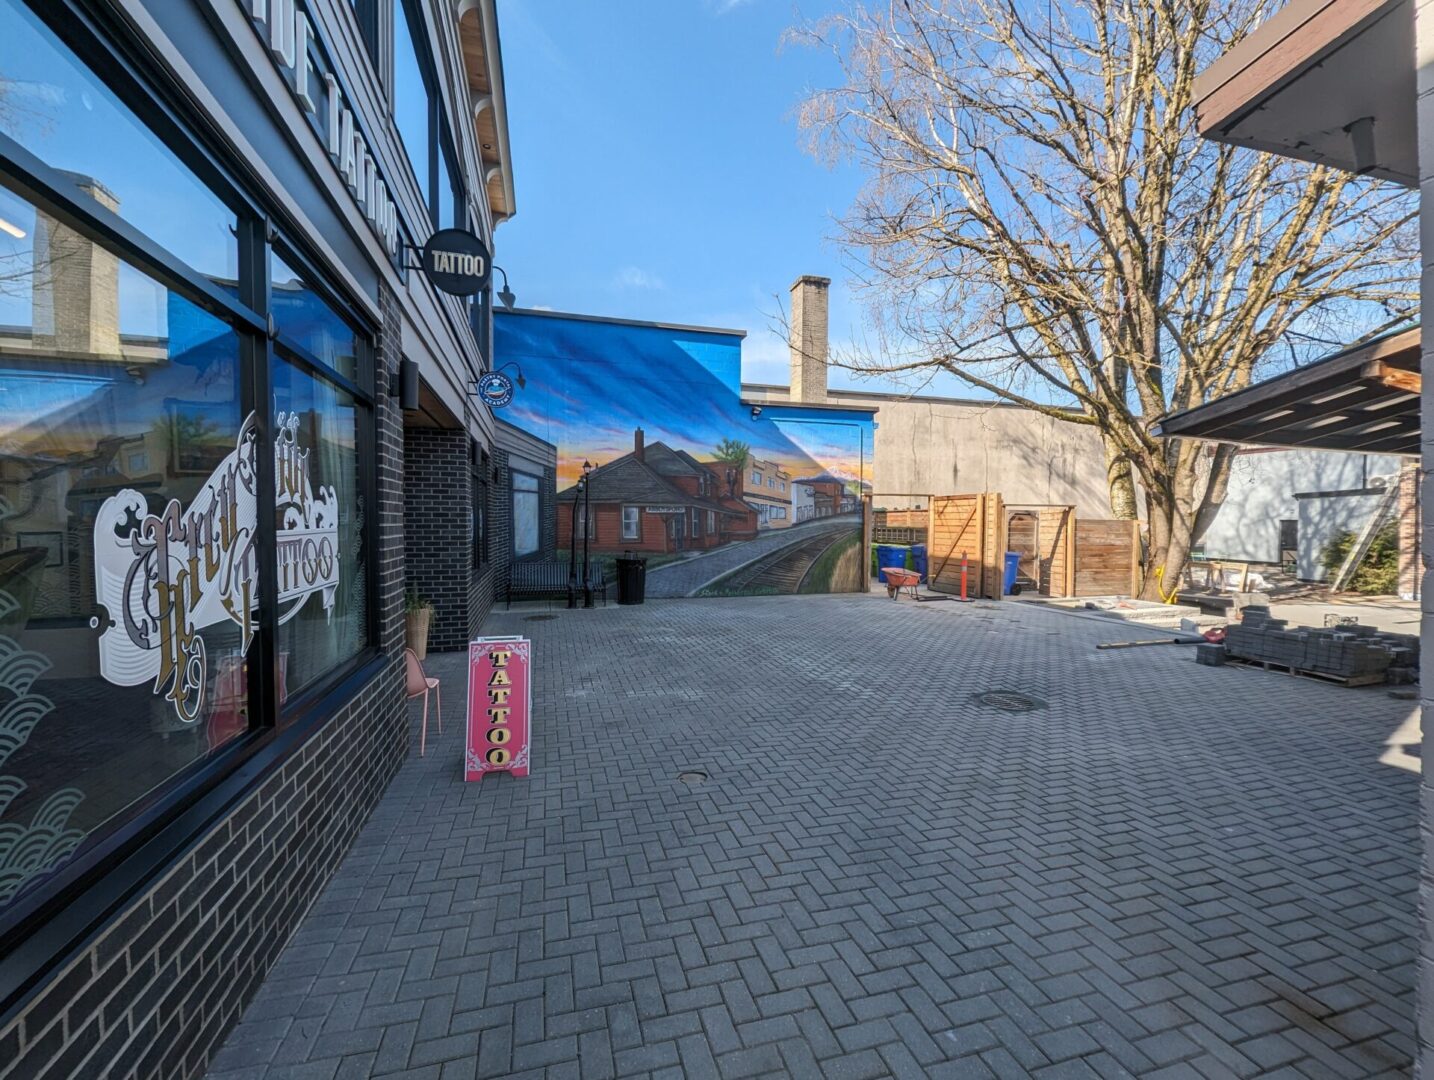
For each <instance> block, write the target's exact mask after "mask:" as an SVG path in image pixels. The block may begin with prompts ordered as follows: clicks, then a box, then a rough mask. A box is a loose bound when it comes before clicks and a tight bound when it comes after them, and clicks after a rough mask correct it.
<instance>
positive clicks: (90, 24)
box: [0, 0, 387, 1014]
mask: <svg viewBox="0 0 1434 1080" xmlns="http://www.w3.org/2000/svg"><path fill="white" fill-rule="evenodd" d="M17 2H18V5H19V6H20V7H22V8H24V9H25V10H26V11H28V12H29V13H30V14H31V15H32V16H33V17H35V18H36V19H37V20H38V22H39V23H40V24H41V25H43V26H44V27H45V28H46V29H47V30H48V31H49V32H50V33H51V34H53V35H54V37H55V38H56V39H57V40H58V41H59V42H61V43H62V44H63V45H64V46H65V47H66V48H68V49H69V50H70V51H71V52H72V53H73V54H74V56H75V59H76V61H77V62H78V63H79V64H80V65H82V66H83V67H85V68H87V69H88V70H89V72H90V73H91V74H92V75H93V76H94V77H95V79H97V80H98V81H100V82H101V83H103V85H104V86H105V87H107V88H108V89H109V91H110V92H111V93H112V94H113V95H114V97H115V98H116V100H117V101H119V102H120V103H122V104H123V105H124V106H125V107H127V108H128V109H129V111H130V112H131V113H133V114H134V116H135V117H136V119H137V120H138V121H139V122H140V123H141V124H142V125H143V126H144V127H146V128H147V129H148V130H149V131H150V133H151V134H152V135H153V136H154V137H155V139H156V141H157V142H158V143H159V144H161V145H162V146H163V147H164V149H165V151H166V152H167V153H169V154H171V155H172V156H173V157H174V158H175V159H176V161H178V162H179V163H180V164H182V165H183V166H184V167H185V168H187V169H188V170H189V171H190V172H192V173H193V174H194V176H195V177H196V179H197V180H198V181H199V182H200V183H202V184H204V185H206V186H207V187H208V188H209V189H210V190H211V191H212V192H213V193H214V194H215V195H216V196H217V197H218V198H219V200H220V201H221V202H223V203H224V204H225V205H227V206H228V207H229V208H230V209H231V210H233V212H234V213H235V215H236V218H237V226H236V236H237V244H238V281H237V287H236V289H235V292H234V294H233V295H231V294H230V293H229V292H227V291H225V290H222V289H220V288H218V287H217V286H215V285H214V283H213V282H211V281H210V280H209V279H208V278H206V277H205V276H204V275H202V274H200V273H199V272H198V271H196V270H194V269H192V268H191V267H189V266H188V265H187V264H185V263H184V262H183V261H182V260H180V259H179V258H177V257H176V256H174V255H172V254H170V253H169V252H168V251H167V250H165V249H163V248H160V247H159V246H158V245H157V244H156V243H154V242H153V241H151V240H150V239H149V238H148V237H147V236H146V235H145V234H143V233H141V232H140V231H139V230H138V229H137V228H136V227H135V226H133V225H131V224H129V223H128V222H126V221H125V220H123V219H121V218H120V217H118V215H116V214H115V213H113V212H112V211H109V210H108V209H106V208H105V207H103V206H101V205H100V204H99V203H98V202H96V201H95V200H93V199H92V198H90V197H88V196H86V195H85V194H84V193H83V192H80V191H78V190H76V188H75V186H74V184H73V182H71V181H70V180H68V179H67V177H66V176H65V175H64V174H63V173H61V172H60V171H59V170H56V169H54V168H52V167H50V166H49V165H47V164H46V163H45V162H44V161H42V160H41V159H40V158H38V157H37V156H36V155H35V154H33V153H31V152H30V151H29V150H28V149H26V148H25V147H23V146H21V145H20V144H19V143H17V142H16V141H15V140H13V139H11V138H10V137H8V136H6V135H3V134H0V172H3V174H4V177H5V181H6V183H7V185H8V186H10V187H11V188H12V189H13V190H15V191H16V192H17V194H18V195H19V196H20V197H22V198H24V199H26V200H28V201H30V202H31V203H33V204H34V205H35V206H37V207H39V208H42V209H44V210H45V211H46V212H47V213H49V214H51V215H52V216H54V217H55V218H56V219H58V220H61V221H63V222H65V223H66V224H67V225H69V226H71V227H72V228H74V229H75V230H76V231H78V232H80V233H81V234H83V235H86V236H89V237H91V238H92V239H93V240H94V241H95V242H96V243H97V244H99V245H101V246H102V247H104V248H105V249H107V250H110V251H112V252H113V253H114V254H116V255H117V256H118V257H119V258H121V259H122V260H124V261H125V262H127V263H129V264H130V265H132V266H133V267H134V268H135V269H137V270H138V271H140V272H141V273H143V274H146V275H148V276H149V277H151V278H153V279H154V280H155V281H156V282H157V283H159V284H160V285H162V286H163V287H165V288H167V289H169V290H171V291H172V292H174V293H175V294H176V295H178V296H180V297H182V298H183V299H185V300H187V301H189V302H191V303H193V304H195V305H196V306H198V307H199V308H200V309H201V310H203V311H205V312H207V313H208V314H210V315H212V316H214V317H216V318H218V319H220V320H221V321H223V322H224V323H226V324H227V325H229V326H230V327H231V328H232V329H233V331H234V333H235V334H236V336H237V338H238V342H239V356H238V362H239V365H240V372H241V378H240V401H239V408H240V412H241V415H243V416H247V415H249V414H250V413H253V414H254V416H255V421H256V432H257V437H258V439H259V442H260V446H261V447H263V446H270V445H272V442H273V436H274V424H273V419H274V418H273V416H272V415H271V409H270V407H268V406H265V405H262V404H260V403H265V402H269V401H270V400H271V399H270V395H269V382H270V379H269V366H270V363H271V362H272V358H273V356H274V355H276V354H281V355H283V356H284V358H285V359H286V360H288V361H290V362H296V363H297V364H298V365H300V366H302V367H306V368H310V369H313V370H314V371H315V372H316V373H317V374H318V376H319V377H322V378H323V379H325V380H327V381H329V382H332V383H336V384H338V385H340V386H342V387H343V388H344V389H345V390H347V391H348V392H349V393H350V394H351V395H353V396H354V398H355V402H356V403H362V404H363V405H364V406H366V407H365V408H361V409H359V410H358V411H359V415H360V416H361V417H366V419H365V420H361V421H360V430H359V432H358V434H357V454H358V461H359V478H358V485H359V487H358V489H359V491H360V492H361V493H362V496H363V498H364V500H365V503H366V506H365V536H364V539H365V544H366V546H367V551H366V560H365V561H366V566H365V587H366V590H367V593H368V603H367V604H366V610H367V619H366V626H365V631H366V639H367V641H366V644H365V646H364V647H363V648H362V649H360V651H359V652H358V654H356V655H355V656H353V657H351V658H350V659H349V660H347V661H346V662H344V663H343V664H340V665H338V666H337V667H336V668H335V669H334V670H333V671H332V672H329V673H327V674H326V675H325V676H324V677H323V678H322V679H320V680H317V681H316V682H315V683H313V684H311V685H310V686H308V687H306V688H304V689H303V690H302V691H300V692H299V693H298V694H295V695H291V696H290V697H289V700H288V701H287V702H286V703H285V704H284V705H283V706H282V708H281V707H280V705H279V702H278V692H277V679H276V678H275V674H276V672H275V668H276V665H277V659H276V658H277V619H276V613H277V606H278V605H277V585H278V574H277V555H276V549H275V544H274V543H273V542H272V539H271V541H270V542H268V543H261V544H259V545H258V548H257V558H256V561H257V575H258V590H259V598H260V601H259V607H258V615H257V617H256V620H255V626H254V637H253V641H252V642H251V646H250V653H249V655H248V660H249V662H250V670H251V677H250V680H249V728H248V730H247V731H245V732H244V733H243V734H241V735H238V736H236V737H235V738H233V739H232V740H230V741H229V742H227V743H225V744H223V745H221V746H220V747H219V748H217V749H216V750H214V751H212V752H211V753H209V754H208V755H206V756H204V757H202V758H199V759H197V760H195V761H192V762H189V763H188V764H186V765H185V766H183V767H181V768H180V769H178V770H176V771H175V772H174V773H173V774H172V775H170V776H169V777H168V778H167V779H166V780H165V781H164V782H162V783H161V784H159V785H156V787H155V788H153V789H152V790H150V791H148V792H146V793H144V794H143V795H141V796H140V797H138V798H137V799H135V800H134V801H133V802H132V803H130V804H129V805H128V806H127V807H125V809H124V810H123V811H121V812H120V813H119V814H117V815H115V817H114V818H112V819H111V820H110V821H108V822H106V823H105V824H104V825H103V826H101V827H100V828H99V829H96V830H94V832H93V833H91V834H89V835H88V836H87V838H86V841H85V843H84V844H83V845H82V849H81V850H80V851H79V852H78V854H76V855H75V856H74V857H73V858H71V859H70V860H69V861H68V862H66V863H64V864H63V865H62V866H60V867H59V868H57V869H56V870H54V871H52V872H51V873H50V874H48V875H47V877H46V880H44V881H43V882H40V883H38V884H37V885H35V886H34V887H33V888H31V889H29V890H26V891H24V892H22V893H20V894H19V895H18V896H17V897H16V899H15V900H14V901H13V902H12V903H10V904H7V905H6V906H5V907H3V908H0V1014H3V1013H5V1012H8V1011H9V1010H10V1009H11V1008H12V1007H13V1006H14V1005H16V1004H17V1003H18V1002H19V1001H21V1000H23V998H24V997H25V995H26V994H27V993H29V991H30V990H32V989H33V988H34V987H35V986H37V985H39V984H40V982H41V981H42V980H43V978H44V976H45V975H46V973H47V972H49V971H51V970H53V969H55V968H56V967H58V966H59V965H61V964H62V963H64V962H65V961H66V960H67V959H68V957H69V956H70V955H72V954H73V951H74V949H75V948H76V943H80V942H83V941H84V940H85V938H86V936H87V935H88V934H90V933H92V932H93V931H94V930H95V929H96V928H97V927H99V926H101V925H102V924H103V923H104V922H105V920H107V919H108V917H109V916H110V914H111V913H112V912H113V911H114V910H116V909H117V908H118V907H120V906H121V905H123V904H124V903H125V902H127V901H128V900H129V899H130V898H131V897H133V896H134V895H136V894H137V893H139V892H141V891H143V889H145V888H146V887H147V886H148V885H149V884H150V883H151V882H152V881H153V880H154V878H155V876H156V875H157V874H159V873H160V872H162V871H163V870H164V869H165V868H166V867H168V866H170V865H172V864H173V862H174V861H175V860H176V859H178V858H181V857H182V856H183V855H184V853H185V852H186V851H187V850H188V849H189V847H190V846H191V844H192V842H193V839H194V838H195V836H197V835H199V834H200V833H201V832H202V831H204V830H205V829H206V828H208V827H209V825H210V824H211V823H212V822H213V821H215V820H216V819H218V818H220V817H221V816H222V815H223V814H224V813H226V812H228V811H229V810H230V809H232V806H233V803H234V800H235V799H237V798H239V797H241V796H243V795H245V794H247V793H248V792H249V791H252V790H253V788H254V786H255V785H256V784H257V783H258V782H259V779H260V777H262V776H264V775H266V774H267V773H268V772H269V771H270V770H271V769H273V768H274V767H276V766H277V765H279V764H280V763H282V762H283V761H285V760H287V759H288V758H289V756H290V754H291V753H292V752H293V751H295V750H296V749H298V748H299V747H300V746H301V745H302V743H303V742H304V740H305V739H307V738H308V736H309V734H310V733H311V732H312V731H313V730H314V729H315V728H317V727H318V726H320V725H321V724H322V723H323V722H325V721H326V720H328V719H329V718H330V717H331V715H332V714H333V712H334V711H335V710H336V709H337V708H338V707H340V706H342V705H343V704H344V703H347V702H348V701H349V700H350V699H352V698H353V697H354V696H355V695H356V694H357V693H358V692H359V690H360V689H361V688H362V687H363V686H364V685H366V684H367V683H369V682H370V681H372V680H373V679H374V678H376V677H377V676H378V674H379V673H380V672H381V670H382V669H383V667H384V665H385V664H386V663H387V661H386V659H385V658H384V655H383V653H382V650H381V648H380V647H379V642H380V640H381V639H380V637H379V630H380V627H381V621H380V610H379V607H380V601H381V597H382V593H381V591H380V589H379V576H378V564H379V558H378V554H377V553H378V550H379V547H378V541H379V529H378V518H379V513H378V468H377V464H378V462H377V431H376V423H377V400H376V395H375V393H374V384H375V359H376V352H375V350H374V342H375V340H376V338H377V327H376V326H375V325H374V324H373V323H372V321H371V320H369V319H368V318H367V317H366V316H365V315H364V314H363V311H362V308H361V307H359V306H358V305H357V304H355V303H353V302H351V301H350V300H348V299H347V298H345V297H344V296H343V295H342V294H341V293H340V292H339V291H338V288H337V287H336V286H334V285H333V284H332V279H331V278H330V277H329V276H328V275H326V274H324V273H321V272H319V270H318V263H317V262H315V261H314V260H313V259H310V258H309V257H308V256H307V255H306V254H305V253H304V250H303V248H302V246H301V245H299V244H297V243H293V242H291V241H290V240H289V238H288V237H287V236H286V235H284V234H283V233H282V232H281V231H280V229H279V228H278V227H277V226H276V224H275V222H274V220H273V216H272V215H271V213H270V210H269V208H268V207H267V206H266V204H265V203H264V202H263V201H262V200H261V198H259V197H256V196H254V195H252V194H251V193H250V192H249V191H248V189H247V187H246V185H245V184H244V183H243V182H242V181H241V180H240V179H238V173H237V171H236V168H235V167H234V166H233V165H232V164H231V163H230V161H229V159H228V158H227V156H226V152H225V148H224V147H223V146H222V144H220V143H218V142H217V141H216V137H215V136H213V135H212V134H211V131H212V129H211V127H210V126H209V125H208V124H207V123H206V122H205V121H204V118H203V117H202V116H201V115H198V114H197V113H195V112H193V111H192V108H191V105H190V103H189V102H188V101H187V100H186V99H185V98H184V97H183V96H181V95H179V94H178V93H177V92H176V91H175V89H174V88H173V87H172V86H170V85H169V84H168V83H167V82H166V81H165V80H164V79H163V77H162V76H159V75H156V74H155V68H154V65H153V63H152V60H151V59H149V58H148V54H147V53H146V51H145V50H144V48H143V47H142V45H140V44H138V43H136V41H135V40H134V39H133V37H132V36H131V34H130V33H129V32H128V30H127V28H126V27H125V26H124V25H122V24H120V23H118V21H117V20H115V19H114V18H113V17H111V16H107V15H102V14H100V13H99V12H98V10H97V9H93V8H91V7H90V6H89V5H88V4H86V3H84V2H83V0H57V2H50V3H46V4H39V3H35V2H34V0H17ZM273 209H274V210H275V211H276V212H279V213H282V210H281V209H280V208H278V207H274V208H273ZM271 243H272V245H273V247H274V248H276V249H278V250H279V251H280V253H281V255H282V257H283V258H284V259H285V261H286V262H288V264H289V265H290V266H291V267H292V268H294V269H295V270H297V271H298V272H299V273H301V274H303V275H304V277H305V280H306V281H307V282H309V283H310V284H311V285H312V286H313V287H314V288H315V290H316V291H318V292H320V293H321V295H323V296H324V298H325V299H326V301H328V302H329V303H330V304H331V305H332V306H333V307H334V308H335V310H337V311H338V312H340V313H341V315H342V316H343V317H344V319H345V321H346V322H348V323H350V324H351V325H353V327H354V328H355V330H356V332H357V334H358V337H359V341H360V345H359V349H358V356H357V364H358V371H357V375H358V381H355V380H352V379H346V378H345V377H343V376H342V375H341V374H340V373H338V372H336V371H333V369H331V368H328V367H327V366H326V365H324V364H323V363H322V362H320V361H319V360H318V359H317V358H315V357H313V356H312V355H310V354H308V353H307V352H306V351H305V350H303V349H302V347H301V346H299V345H298V344H297V343H295V342H292V341H286V340H284V335H283V334H282V333H279V334H277V335H276V336H275V338H274V339H272V340H271V338H270V334H269V326H270V320H269V315H270V310H271V309H270V298H269V284H270V275H269V271H270V258H269V255H270V250H271ZM255 472H256V484H257V486H258V491H259V495H258V522H257V528H258V530H259V532H260V534H261V535H267V536H269V537H271V538H272V537H274V535H275V532H276V522H275V499H274V492H275V477H274V463H273V456H272V454H265V453H259V454H258V455H257V460H256V469H255Z"/></svg>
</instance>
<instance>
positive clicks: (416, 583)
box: [403, 428, 501, 652]
mask: <svg viewBox="0 0 1434 1080" xmlns="http://www.w3.org/2000/svg"><path fill="white" fill-rule="evenodd" d="M403 436H404V465H405V469H406V472H405V474H404V495H405V498H404V508H403V517H404V535H405V537H406V546H405V552H406V555H405V569H406V571H407V574H408V591H409V592H410V593H416V594H417V595H419V596H421V597H422V598H423V599H425V600H428V601H431V602H432V604H433V606H434V614H433V621H432V623H431V624H430V625H429V628H428V648H429V649H430V650H431V651H433V652H443V651H445V650H448V649H461V648H463V647H465V646H466V645H467V644H468V642H469V641H470V640H472V638H473V637H474V636H475V635H476V633H477V630H478V627H479V626H480V625H481V624H482V622H483V619H484V617H485V616H486V615H487V614H488V609H489V608H490V607H491V606H492V603H493V579H494V574H493V567H492V564H491V561H485V562H484V563H483V564H482V565H481V566H479V567H474V565H473V516H472V515H473V483H474V478H473V467H472V465H471V458H470V455H471V449H470V446H471V440H470V438H469V436H468V434H467V433H466V432H464V431H461V430H449V429H443V428H406V429H404V433H403ZM479 469H480V470H483V469H484V466H481V465H480V466H479ZM492 469H493V465H492V462H491V459H490V462H489V464H488V465H487V466H486V470H487V476H486V480H487V482H488V492H489V495H488V501H489V505H490V506H491V505H492V503H493V502H494V501H495V495H494V491H495V488H496V487H497V485H495V484H493V483H492ZM497 501H501V500H497Z"/></svg>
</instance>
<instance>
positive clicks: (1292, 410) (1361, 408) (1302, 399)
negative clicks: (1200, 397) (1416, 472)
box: [1152, 328, 1420, 455]
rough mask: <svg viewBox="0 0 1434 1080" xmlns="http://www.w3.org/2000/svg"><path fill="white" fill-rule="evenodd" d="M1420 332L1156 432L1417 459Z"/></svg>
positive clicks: (1308, 369)
mask: <svg viewBox="0 0 1434 1080" xmlns="http://www.w3.org/2000/svg"><path fill="white" fill-rule="evenodd" d="M1419 391H1420V367H1419V330H1418V328H1415V329H1412V330H1402V331H1399V332H1398V333H1394V334H1389V335H1387V336H1385V337H1382V338H1379V339H1377V340H1375V341H1371V342H1367V343H1366V344H1364V345H1357V346H1355V347H1354V348H1351V349H1346V350H1344V351H1343V352H1340V353H1336V354H1335V355H1333V356H1329V357H1326V358H1325V359H1323V360H1318V361H1316V362H1315V363H1313V364H1309V365H1307V366H1305V367H1302V368H1297V369H1296V370H1294V371H1291V372H1289V373H1288V374H1285V375H1279V376H1276V377H1275V378H1273V379H1267V380H1266V381H1265V382H1262V383H1257V384H1256V385H1254V386H1251V387H1248V388H1246V389H1244V390H1240V391H1237V392H1236V393H1233V394H1229V395H1227V396H1225V397H1222V398H1218V399H1216V400H1215V401H1212V402H1210V403H1209V404H1206V405H1200V406H1197V407H1196V408H1193V409H1187V410H1185V411H1184V412H1178V413H1175V414H1173V415H1171V416H1167V417H1165V418H1164V419H1163V420H1161V421H1160V423H1159V424H1157V425H1156V427H1155V429H1154V431H1153V432H1152V434H1155V435H1158V436H1164V437H1167V438H1183V439H1206V440H1209V441H1211V442H1228V443H1239V444H1242V445H1245V446H1272V447H1278V448H1281V449H1288V450H1356V451H1360V452H1362V453H1367V454H1408V455H1417V454H1418V453H1419V430H1420V428H1419V397H1420V395H1419Z"/></svg>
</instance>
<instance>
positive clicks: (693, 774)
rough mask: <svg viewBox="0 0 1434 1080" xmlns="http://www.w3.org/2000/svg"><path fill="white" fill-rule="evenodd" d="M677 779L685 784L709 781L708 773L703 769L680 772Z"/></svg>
mask: <svg viewBox="0 0 1434 1080" xmlns="http://www.w3.org/2000/svg"><path fill="white" fill-rule="evenodd" d="M677 779H679V780H681V781H682V782H683V783H684V784H705V783H707V774H706V773H705V772H703V771H702V770H701V769H688V770H687V771H686V772H680V773H678V774H677Z"/></svg>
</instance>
